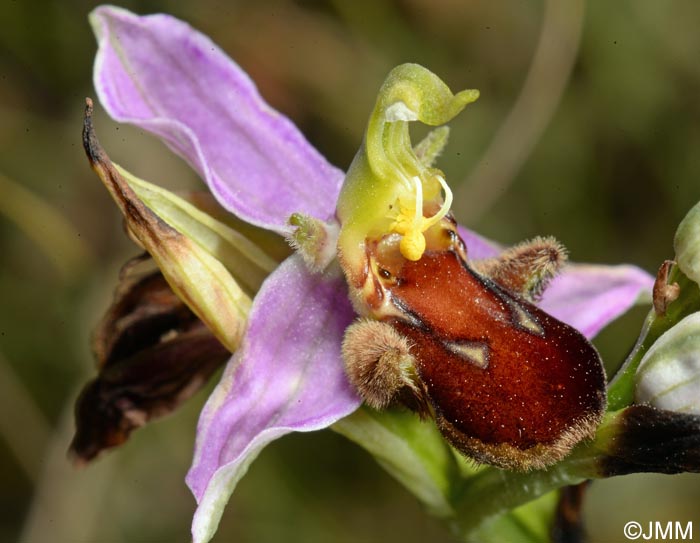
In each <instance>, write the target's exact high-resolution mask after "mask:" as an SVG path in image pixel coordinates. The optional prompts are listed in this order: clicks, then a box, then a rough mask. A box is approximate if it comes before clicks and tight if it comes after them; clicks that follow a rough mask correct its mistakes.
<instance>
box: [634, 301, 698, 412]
mask: <svg viewBox="0 0 700 543" xmlns="http://www.w3.org/2000/svg"><path fill="white" fill-rule="evenodd" d="M635 380H636V389H635V396H636V401H637V403H646V404H649V405H652V406H654V407H658V408H660V409H666V410H669V411H679V412H683V413H694V414H700V312H698V313H693V314H692V315H688V316H687V317H685V318H684V319H683V320H681V321H680V322H679V323H678V324H676V325H675V326H674V327H673V328H671V329H670V330H668V331H666V332H665V333H664V334H662V335H661V337H659V339H657V340H656V342H654V344H653V345H652V346H651V348H650V349H649V350H648V351H647V352H646V354H645V355H644V357H643V358H642V361H641V362H640V364H639V368H638V369H637V374H636V376H635Z"/></svg>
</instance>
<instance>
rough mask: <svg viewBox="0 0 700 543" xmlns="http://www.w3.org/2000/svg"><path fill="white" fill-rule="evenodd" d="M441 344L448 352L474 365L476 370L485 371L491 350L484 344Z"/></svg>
mask: <svg viewBox="0 0 700 543" xmlns="http://www.w3.org/2000/svg"><path fill="white" fill-rule="evenodd" d="M443 344H444V345H445V348H446V349H447V350H448V351H450V352H452V353H454V354H456V355H457V356H459V357H460V358H462V359H464V360H466V361H467V362H469V363H471V364H474V365H475V366H476V367H477V368H481V369H482V370H485V369H486V368H487V367H488V365H489V357H490V354H491V348H490V347H489V346H488V345H487V344H486V343H483V342H481V341H467V342H456V341H445V342H443Z"/></svg>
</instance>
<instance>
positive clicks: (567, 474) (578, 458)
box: [452, 411, 622, 540]
mask: <svg viewBox="0 0 700 543" xmlns="http://www.w3.org/2000/svg"><path fill="white" fill-rule="evenodd" d="M621 412H622V411H618V412H615V413H609V414H608V415H606V417H605V420H604V422H603V423H602V424H601V426H600V428H599V429H598V433H597V434H596V438H595V440H593V441H589V442H587V443H583V444H581V445H579V446H578V447H576V448H575V449H574V451H573V452H572V453H571V455H570V456H569V457H568V458H567V459H566V460H564V461H562V462H559V463H558V464H556V465H554V466H552V467H551V468H549V469H546V470H536V471H529V472H522V473H518V472H512V471H505V470H501V469H498V468H486V469H484V470H483V471H481V472H479V473H477V474H476V475H474V476H472V477H470V478H469V479H468V480H467V481H466V482H465V484H464V487H463V489H462V492H461V493H460V494H459V496H457V498H456V499H455V502H454V508H455V512H456V514H455V517H454V520H453V523H452V527H453V529H454V530H455V531H456V533H457V535H458V536H459V537H460V538H461V539H463V540H469V537H470V536H471V535H472V534H473V532H474V531H475V530H477V529H478V528H480V527H481V526H482V525H483V523H484V522H487V521H488V520H490V519H493V518H494V517H496V516H498V515H501V514H504V513H506V512H508V511H510V510H512V509H514V508H516V507H518V506H520V505H523V504H525V503H527V502H530V501H532V500H534V499H536V498H539V497H540V496H543V495H544V494H547V493H548V492H551V491H552V490H556V489H558V488H562V487H564V486H567V485H576V484H579V483H581V482H583V481H585V480H586V479H595V478H599V477H600V473H599V471H598V469H597V467H598V462H599V460H600V458H601V456H602V455H603V454H604V451H605V449H606V445H607V444H609V442H610V439H611V433H614V431H615V424H616V422H617V419H618V416H619V415H620V413H621Z"/></svg>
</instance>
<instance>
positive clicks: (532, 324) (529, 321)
mask: <svg viewBox="0 0 700 543" xmlns="http://www.w3.org/2000/svg"><path fill="white" fill-rule="evenodd" d="M508 305H509V307H510V310H511V312H512V317H513V324H514V325H515V326H517V327H518V328H520V329H521V330H524V331H526V332H530V333H531V334H534V335H536V336H538V337H544V329H543V328H542V326H541V325H540V323H539V322H537V320H536V319H535V317H533V316H532V315H530V313H529V312H528V311H526V310H525V309H523V308H522V307H520V306H519V305H518V304H514V303H511V304H508Z"/></svg>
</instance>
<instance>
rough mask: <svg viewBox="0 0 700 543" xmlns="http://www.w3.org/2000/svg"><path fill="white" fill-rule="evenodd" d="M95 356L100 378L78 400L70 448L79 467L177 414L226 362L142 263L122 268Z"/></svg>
mask: <svg viewBox="0 0 700 543" xmlns="http://www.w3.org/2000/svg"><path fill="white" fill-rule="evenodd" d="M93 351H94V353H95V357H96V359H97V362H98V366H99V373H98V376H97V377H96V378H95V379H93V380H92V381H90V382H89V383H88V384H87V385H86V386H85V387H84V388H83V390H82V391H81V393H80V396H79V397H78V399H77V401H76V405H75V422H76V433H75V436H74V438H73V441H72V443H71V445H70V450H69V453H70V455H71V456H72V457H73V459H74V460H75V462H76V463H78V464H82V463H86V462H89V461H90V460H92V459H94V458H95V457H96V456H97V455H98V454H99V453H100V452H101V451H103V450H104V449H107V448H111V447H115V446H117V445H121V444H122V443H124V442H125V441H126V440H127V439H128V437H129V434H130V433H131V432H132V431H133V430H135V429H137V428H139V427H141V426H143V425H145V424H146V423H147V422H149V421H150V420H152V419H155V418H158V417H161V416H164V415H167V414H169V413H171V412H172V411H174V410H175V409H177V408H178V407H179V406H180V405H181V404H182V403H183V402H184V401H185V400H187V399H188V398H189V397H191V396H192V395H193V394H194V393H195V392H196V391H197V390H199V389H200V388H201V387H202V386H203V385H204V384H205V383H206V382H207V381H208V379H209V378H210V377H211V375H212V374H213V373H214V372H215V371H216V369H217V368H218V367H220V366H221V365H222V364H223V363H224V362H225V361H226V360H227V359H228V358H229V356H230V353H229V352H228V351H227V350H226V349H225V348H224V347H223V346H222V345H221V343H219V341H218V340H217V339H216V338H215V337H214V336H213V335H212V334H211V332H209V330H208V329H207V328H206V327H205V326H204V324H202V322H201V321H200V320H199V319H198V318H197V317H196V316H195V315H194V314H193V313H192V312H191V311H190V310H189V309H188V308H187V306H185V305H184V304H183V303H182V301H181V300H180V299H179V298H178V297H177V296H176V295H175V294H174V293H173V292H172V290H171V289H170V287H169V286H168V284H167V282H166V281H165V279H164V278H163V276H162V275H161V273H160V272H159V271H158V270H157V268H155V266H154V265H153V264H152V262H151V261H150V260H148V259H144V258H139V259H134V260H132V261H130V262H129V263H127V264H126V265H125V266H124V268H123V269H122V272H121V274H120V283H119V286H118V287H117V289H116V292H115V296H114V300H113V303H112V305H111V307H110V308H109V310H108V311H107V313H106V314H105V316H104V317H103V319H102V320H101V322H100V324H99V326H98V327H97V329H96V330H95V333H94V335H93Z"/></svg>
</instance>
